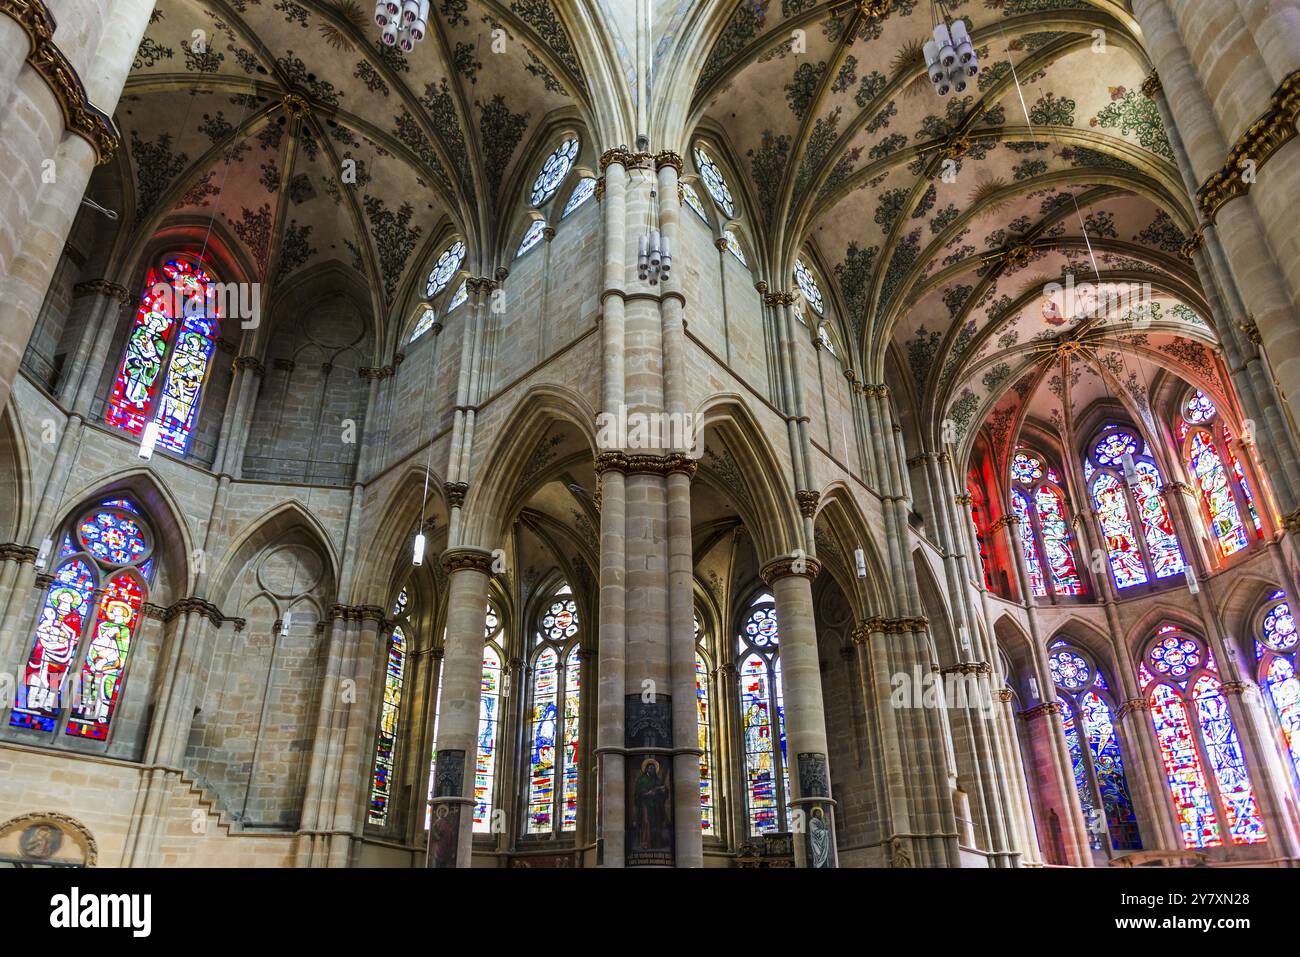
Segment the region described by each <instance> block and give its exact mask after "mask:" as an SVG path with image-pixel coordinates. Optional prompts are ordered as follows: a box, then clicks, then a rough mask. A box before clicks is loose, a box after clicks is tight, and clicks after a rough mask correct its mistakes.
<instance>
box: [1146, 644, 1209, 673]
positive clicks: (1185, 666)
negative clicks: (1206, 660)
mask: <svg viewBox="0 0 1300 957" xmlns="http://www.w3.org/2000/svg"><path fill="white" fill-rule="evenodd" d="M1200 663H1201V647H1200V645H1198V644H1197V643H1196V642H1194V641H1192V639H1190V638H1187V637H1184V636H1182V635H1165V637H1163V638H1161V639H1160V641H1159V642H1157V643H1156V646H1155V647H1154V648H1152V649H1151V665H1152V667H1153V668H1155V669H1156V671H1158V672H1160V673H1161V674H1162V675H1169V676H1170V677H1173V678H1186V677H1187V674H1188V672H1190V671H1191V670H1192V669H1193V668H1195V667H1196V666H1197V665H1199V664H1200Z"/></svg>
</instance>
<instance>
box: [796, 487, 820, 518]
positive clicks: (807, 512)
mask: <svg viewBox="0 0 1300 957" xmlns="http://www.w3.org/2000/svg"><path fill="white" fill-rule="evenodd" d="M794 496H795V498H796V499H798V500H799V514H800V515H802V516H803V517H804V518H813V517H815V516H816V515H817V503H818V502H820V501H821V497H822V496H821V492H818V491H816V490H814V489H807V488H801V489H799V490H798V491H797V492H795V493H794Z"/></svg>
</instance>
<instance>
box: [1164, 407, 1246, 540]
mask: <svg viewBox="0 0 1300 957" xmlns="http://www.w3.org/2000/svg"><path fill="white" fill-rule="evenodd" d="M1177 425H1178V437H1179V438H1180V439H1182V442H1183V457H1184V460H1185V461H1186V462H1187V471H1188V473H1189V474H1190V475H1191V477H1192V479H1193V480H1194V481H1195V482H1196V489H1197V491H1198V492H1200V496H1199V498H1200V502H1201V512H1202V514H1203V515H1204V516H1205V520H1206V521H1207V522H1208V523H1209V527H1210V532H1211V535H1212V536H1213V538H1214V544H1215V547H1216V548H1217V549H1218V552H1219V555H1221V556H1222V557H1223V558H1228V557H1229V556H1231V555H1235V554H1236V553H1237V552H1239V551H1241V550H1242V549H1244V548H1245V547H1246V546H1247V545H1249V544H1250V538H1249V536H1248V535H1247V533H1246V526H1245V523H1244V522H1243V521H1242V515H1243V514H1247V515H1249V516H1250V519H1251V522H1252V524H1253V525H1254V528H1255V535H1256V537H1257V538H1259V539H1263V537H1264V526H1263V523H1262V522H1261V521H1260V518H1259V511H1258V510H1257V509H1256V507H1255V498H1254V496H1253V495H1252V494H1251V491H1250V483H1249V482H1248V481H1247V479H1246V472H1245V470H1244V469H1243V468H1242V466H1241V461H1240V460H1239V459H1238V458H1237V455H1236V453H1234V452H1233V451H1232V444H1231V441H1232V433H1231V432H1230V431H1229V429H1228V426H1227V423H1226V422H1224V420H1223V416H1222V415H1220V414H1219V410H1218V408H1217V407H1216V406H1215V404H1214V402H1213V400H1211V399H1210V397H1209V396H1207V395H1206V394H1205V393H1204V392H1200V391H1193V392H1191V393H1190V394H1189V395H1188V397H1187V399H1186V400H1185V401H1184V402H1183V406H1182V415H1181V417H1180V418H1179V420H1178V423H1177ZM1220 450H1222V451H1223V453H1224V454H1225V455H1226V456H1227V459H1228V461H1226V462H1225V461H1224V457H1223V456H1222V455H1220Z"/></svg>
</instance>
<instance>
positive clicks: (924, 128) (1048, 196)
mask: <svg viewBox="0 0 1300 957" xmlns="http://www.w3.org/2000/svg"><path fill="white" fill-rule="evenodd" d="M730 6H731V8H732V12H731V15H730V17H729V18H728V19H727V20H726V23H725V25H724V26H723V27H722V28H721V29H720V32H719V34H718V36H717V38H716V40H715V41H714V43H713V45H712V48H711V49H710V51H709V54H708V56H707V57H706V58H705V60H704V63H703V66H702V68H701V69H700V72H699V75H698V79H697V82H696V87H695V99H694V104H693V106H694V115H695V116H696V117H697V121H698V122H700V123H707V124H710V125H712V126H714V127H716V128H718V129H722V130H725V131H726V135H727V142H728V143H729V144H730V147H731V155H729V156H726V157H724V158H723V159H725V161H726V162H727V163H728V164H729V165H730V166H731V167H732V168H733V169H736V170H738V171H740V172H742V173H743V174H744V175H745V178H746V180H747V182H746V183H744V184H743V186H744V187H745V191H746V192H747V193H748V194H749V195H752V197H753V199H752V202H750V203H748V204H747V205H750V206H755V207H757V208H758V210H759V212H758V214H757V215H753V216H751V217H750V218H751V220H753V221H754V229H755V231H756V232H757V233H758V234H759V235H761V236H764V237H766V239H765V240H763V239H760V240H757V241H758V242H760V243H761V242H765V243H766V245H767V246H768V249H767V250H766V253H767V255H766V256H765V257H764V258H765V260H767V261H774V262H780V261H786V262H791V261H793V260H794V259H795V257H796V256H798V255H800V254H801V250H803V249H806V248H809V247H811V248H812V249H813V250H815V252H816V254H817V256H818V258H819V259H820V260H821V261H823V262H826V263H827V264H829V266H830V272H831V274H830V275H828V276H826V277H825V278H826V280H827V282H826V284H825V285H826V286H830V287H832V288H829V289H828V288H823V292H825V293H826V294H827V296H828V298H829V299H832V300H834V301H835V302H834V305H835V306H836V308H835V310H834V311H835V313H836V314H837V315H840V316H843V317H844V325H845V328H844V330H843V333H844V338H845V340H846V341H848V342H849V343H851V344H852V346H851V348H852V350H853V351H854V352H855V353H857V362H858V364H860V366H861V367H862V368H873V367H884V368H887V369H894V370H897V371H898V373H899V376H900V378H901V385H902V387H903V390H902V391H903V393H904V395H901V396H900V399H899V401H909V402H911V403H913V404H914V405H915V407H916V408H915V412H916V415H917V419H918V420H919V421H925V422H931V423H945V422H948V423H952V424H953V426H954V428H955V431H956V432H957V433H958V437H957V438H958V442H959V443H961V442H970V441H972V440H973V439H974V437H975V435H976V434H977V433H978V432H981V430H984V429H992V430H995V431H996V432H997V433H998V436H999V440H1000V444H1001V451H1000V454H1001V455H1003V456H1006V455H1008V454H1009V452H1010V450H1011V449H1012V448H1013V447H1014V442H1015V438H1016V436H1017V435H1018V434H1019V430H1020V426H1021V424H1022V423H1023V422H1024V420H1025V419H1026V417H1027V416H1029V415H1031V414H1032V415H1033V416H1034V417H1035V418H1037V419H1039V420H1041V422H1040V424H1042V425H1043V426H1044V427H1049V426H1050V425H1051V424H1052V423H1053V422H1057V423H1060V422H1063V420H1064V418H1065V417H1066V414H1067V408H1066V406H1067V405H1068V404H1069V403H1070V402H1073V403H1074V404H1075V405H1076V406H1077V405H1078V403H1079V402H1080V400H1081V399H1082V400H1084V401H1090V400H1091V399H1089V397H1092V398H1096V397H1097V396H1099V395H1104V394H1106V393H1107V390H1109V392H1110V393H1111V394H1114V393H1116V392H1118V393H1121V394H1122V395H1124V396H1125V401H1126V402H1131V403H1132V404H1133V405H1134V406H1135V407H1136V408H1139V409H1140V408H1141V407H1142V405H1143V403H1144V402H1145V401H1146V399H1145V396H1146V395H1148V393H1149V390H1150V388H1151V385H1152V379H1153V377H1154V376H1156V375H1157V373H1156V371H1155V370H1156V369H1160V368H1163V369H1166V370H1175V374H1177V375H1179V376H1182V377H1185V378H1187V381H1189V382H1192V381H1195V382H1205V381H1207V380H1209V379H1212V378H1213V377H1214V375H1216V374H1217V373H1216V372H1215V371H1214V369H1213V368H1212V367H1213V366H1214V363H1213V362H1212V361H1211V362H1206V363H1199V368H1198V363H1196V361H1195V359H1196V354H1197V352H1198V350H1201V349H1204V350H1207V353H1206V354H1207V355H1208V354H1209V352H1208V350H1212V349H1213V348H1214V345H1215V343H1216V339H1215V336H1214V333H1213V330H1212V328H1211V325H1210V322H1209V319H1208V312H1209V311H1208V307H1207V306H1206V303H1205V300H1204V297H1203V295H1202V293H1201V290H1200V288H1199V284H1198V279H1197V276H1196V271H1195V268H1194V267H1193V265H1192V263H1191V261H1190V259H1189V258H1187V252H1186V250H1187V248H1188V243H1189V240H1190V239H1191V238H1192V237H1193V234H1194V232H1195V223H1196V220H1195V216H1194V213H1193V210H1192V208H1191V203H1190V201H1189V200H1188V198H1187V196H1186V191H1185V189H1184V187H1183V183H1182V181H1181V179H1180V176H1179V172H1178V170H1177V168H1176V166H1175V165H1174V162H1173V152H1172V150H1171V148H1170V146H1169V141H1168V139H1167V137H1166V134H1165V130H1164V128H1163V126H1162V122H1161V118H1160V113H1159V110H1158V108H1157V104H1156V102H1155V100H1153V99H1152V98H1151V96H1150V95H1149V92H1150V86H1149V84H1147V82H1146V81H1147V79H1148V75H1149V71H1150V68H1149V66H1148V65H1147V63H1146V61H1145V60H1144V59H1143V58H1142V56H1141V55H1140V53H1139V52H1137V51H1139V50H1140V44H1139V43H1138V42H1136V40H1135V39H1134V38H1132V37H1131V34H1130V32H1129V31H1130V24H1128V23H1127V22H1126V21H1123V20H1121V19H1118V18H1117V17H1116V4H1114V3H1109V2H1105V0H987V2H980V3H975V2H969V3H964V4H961V3H958V4H953V5H952V6H953V14H954V16H959V17H961V18H963V19H964V20H965V21H966V22H967V25H968V26H969V28H970V35H971V37H972V38H973V41H974V45H975V48H976V50H977V52H978V54H979V58H980V63H981V65H982V69H981V72H980V75H979V76H978V77H977V78H975V79H974V80H973V81H972V82H971V83H970V85H969V87H968V88H967V90H966V91H964V92H962V93H956V92H954V93H952V94H950V95H949V96H947V97H944V98H939V97H937V96H935V95H934V93H933V90H932V89H931V87H930V84H929V80H928V78H927V74H926V71H925V61H924V56H923V54H922V45H923V44H924V42H925V41H926V40H927V39H928V38H929V34H930V30H931V27H932V25H933V24H932V20H931V13H930V5H929V4H925V3H920V2H917V0H893V2H892V3H890V4H888V5H887V10H886V11H885V12H884V13H883V15H873V16H869V15H865V14H864V13H863V11H862V8H861V7H860V6H859V5H857V4H850V3H842V2H840V3H836V2H819V0H780V2H778V0H744V2H737V3H731V4H730ZM1098 29H1100V30H1104V31H1106V36H1107V37H1108V38H1109V39H1110V41H1111V42H1109V43H1107V44H1104V45H1100V44H1097V43H1095V42H1094V36H1093V34H1094V31H1095V30H1098ZM735 185H736V184H733V187H734V186H735ZM1084 284H1091V285H1092V286H1093V287H1094V289H1093V290H1092V298H1091V299H1090V298H1089V295H1088V293H1089V291H1088V290H1086V289H1083V288H1082V287H1083V286H1084ZM1098 302H1100V306H1099V305H1098ZM1072 338H1077V339H1079V340H1081V342H1082V346H1081V348H1082V349H1083V350H1084V351H1082V352H1079V353H1076V354H1074V355H1073V367H1072V368H1071V369H1070V370H1069V371H1068V372H1067V374H1066V375H1067V378H1070V379H1076V380H1079V381H1076V382H1075V386H1076V392H1075V394H1074V395H1073V396H1067V397H1066V398H1064V399H1063V396H1066V393H1065V392H1064V391H1063V390H1062V388H1061V387H1060V382H1059V380H1060V376H1061V368H1060V366H1061V361H1060V360H1061V354H1060V351H1059V349H1058V347H1059V346H1060V345H1061V344H1062V343H1065V342H1066V341H1067V340H1069V339H1072ZM1071 348H1073V347H1071ZM1138 354H1140V358H1141V361H1138V359H1137V358H1135V356H1137V355H1138ZM1207 366H1208V367H1210V368H1207ZM1053 382H1055V383H1056V385H1055V387H1054V386H1053ZM1031 405H1032V406H1033V409H1032V413H1031V410H1030V406H1031ZM1138 414H1139V416H1141V415H1142V414H1143V413H1142V412H1141V411H1139V412H1138ZM938 427H939V426H938V425H936V426H935V428H938ZM1005 464H1006V462H1005V461H1004V462H1003V465H1004V466H1005Z"/></svg>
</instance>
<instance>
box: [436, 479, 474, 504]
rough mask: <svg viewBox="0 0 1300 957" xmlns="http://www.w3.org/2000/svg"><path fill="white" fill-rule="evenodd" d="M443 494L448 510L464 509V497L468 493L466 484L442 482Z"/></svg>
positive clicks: (467, 484)
mask: <svg viewBox="0 0 1300 957" xmlns="http://www.w3.org/2000/svg"><path fill="white" fill-rule="evenodd" d="M442 491H443V494H445V495H446V496H447V507H448V508H464V507H465V496H466V494H467V493H468V492H469V483H468V482H443V483H442Z"/></svg>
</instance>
